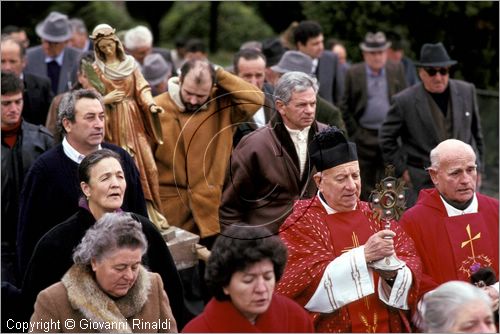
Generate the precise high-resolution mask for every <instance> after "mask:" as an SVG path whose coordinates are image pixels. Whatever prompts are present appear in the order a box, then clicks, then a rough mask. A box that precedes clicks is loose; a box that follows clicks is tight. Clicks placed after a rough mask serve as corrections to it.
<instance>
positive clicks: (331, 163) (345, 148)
mask: <svg viewBox="0 0 500 334" xmlns="http://www.w3.org/2000/svg"><path fill="white" fill-rule="evenodd" d="M309 156H310V158H311V161H312V163H313V164H314V166H315V167H316V169H317V170H318V171H319V172H321V171H324V170H326V169H329V168H332V167H335V166H338V165H342V164H345V163H347V162H351V161H356V160H358V154H357V151H356V144H355V143H353V142H349V141H347V139H346V137H345V136H344V134H343V133H342V131H341V130H339V129H338V128H337V127H335V126H332V127H329V128H327V129H325V130H323V131H321V132H319V133H317V134H316V135H315V136H314V138H313V140H312V142H311V145H310V146H309Z"/></svg>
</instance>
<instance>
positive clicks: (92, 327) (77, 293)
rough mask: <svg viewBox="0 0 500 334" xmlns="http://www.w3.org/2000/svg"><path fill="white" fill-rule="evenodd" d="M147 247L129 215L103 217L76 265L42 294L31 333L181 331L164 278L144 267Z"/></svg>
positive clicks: (89, 234)
mask: <svg viewBox="0 0 500 334" xmlns="http://www.w3.org/2000/svg"><path fill="white" fill-rule="evenodd" d="M147 247H148V242H147V240H146V237H145V235H144V233H143V232H142V225H141V224H140V223H139V222H137V221H136V220H135V219H133V218H132V216H131V215H130V214H127V213H106V214H104V215H103V216H102V217H101V218H100V219H99V220H98V221H97V222H96V223H95V224H94V225H93V226H92V227H91V228H89V229H88V230H87V232H86V233H85V236H84V237H83V239H82V241H81V242H80V244H79V245H78V246H77V247H76V249H75V251H74V252H73V261H74V263H75V264H74V265H73V266H71V268H70V269H69V270H68V271H67V272H66V273H65V274H64V276H63V277H62V279H61V281H60V282H58V283H55V284H53V285H52V286H50V287H48V288H47V289H45V290H43V291H42V292H40V294H39V295H38V297H37V300H36V303H35V312H34V313H33V315H32V317H31V322H30V332H41V331H44V332H47V331H50V332H79V333H82V332H104V331H106V332H107V331H110V332H129V333H130V332H142V331H144V329H146V330H147V331H148V332H150V333H152V332H174V333H175V332H177V326H176V323H175V319H174V318H173V316H172V311H171V309H170V305H169V301H168V297H167V296H166V295H165V293H164V292H163V282H162V279H161V277H160V275H158V274H156V273H151V272H149V271H147V270H146V269H145V268H144V267H143V266H142V265H141V258H142V256H143V255H144V253H146V249H147ZM46 323H49V324H54V325H53V327H52V328H47V327H46V326H45V325H44V324H46ZM39 324H40V325H39ZM56 324H57V325H56Z"/></svg>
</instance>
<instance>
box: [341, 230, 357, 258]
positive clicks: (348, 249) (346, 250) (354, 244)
mask: <svg viewBox="0 0 500 334" xmlns="http://www.w3.org/2000/svg"><path fill="white" fill-rule="evenodd" d="M351 240H352V246H350V247H344V249H343V250H342V251H341V252H342V253H345V252H348V251H350V250H351V249H353V248H356V247H359V240H358V236H357V235H356V233H354V232H352V235H351Z"/></svg>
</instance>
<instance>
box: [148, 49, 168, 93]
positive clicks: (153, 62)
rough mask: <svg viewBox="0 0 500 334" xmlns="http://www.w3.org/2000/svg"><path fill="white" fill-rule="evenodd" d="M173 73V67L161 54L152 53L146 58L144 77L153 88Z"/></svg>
mask: <svg viewBox="0 0 500 334" xmlns="http://www.w3.org/2000/svg"><path fill="white" fill-rule="evenodd" d="M171 73H172V67H171V66H170V65H169V64H168V63H167V62H166V60H165V58H163V56H162V55H161V54H159V53H151V54H148V55H147V56H146V57H145V58H144V64H143V65H142V75H143V76H144V79H146V80H147V81H148V82H149V84H150V85H151V86H156V85H158V84H159V83H161V82H162V81H163V80H165V78H166V77H167V75H169V74H171Z"/></svg>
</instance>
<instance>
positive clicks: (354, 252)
mask: <svg viewBox="0 0 500 334" xmlns="http://www.w3.org/2000/svg"><path fill="white" fill-rule="evenodd" d="M309 152H310V159H311V161H312V163H314V165H315V166H316V168H317V170H318V173H316V174H315V175H314V176H313V177H314V180H315V182H316V184H317V186H318V189H319V191H318V194H317V196H315V197H314V198H313V199H311V200H301V201H297V202H296V204H295V206H294V210H293V213H292V215H290V216H289V217H288V219H287V220H286V221H285V223H284V224H283V225H282V227H281V229H280V237H281V238H282V240H283V241H284V243H285V244H286V245H287V247H288V254H289V257H288V264H287V267H286V269H285V273H284V274H283V277H282V279H281V281H280V282H279V284H278V292H280V293H282V294H284V295H286V296H288V297H291V298H293V299H294V300H295V301H297V302H298V303H299V304H301V305H303V306H304V307H305V309H306V310H308V311H309V312H310V313H311V314H312V316H313V319H314V323H315V329H316V331H317V332H407V331H410V326H409V310H410V308H413V307H414V306H415V303H416V296H417V290H418V286H419V281H420V276H421V261H420V259H419V258H418V257H417V255H416V251H415V248H414V244H413V241H412V240H411V239H410V238H409V237H408V236H407V235H406V233H405V232H404V231H403V229H402V228H401V227H400V226H399V225H398V224H397V223H396V222H395V221H391V229H390V230H384V224H382V223H380V222H379V221H378V220H377V219H375V218H374V215H373V213H374V212H373V211H372V210H371V209H370V207H369V205H368V203H366V202H362V201H360V200H359V195H360V189H361V180H360V171H359V164H358V161H357V153H356V146H355V144H354V143H351V142H348V141H347V140H346V138H345V137H344V135H343V134H342V132H340V130H338V129H337V128H335V127H332V128H329V129H327V130H325V131H322V132H321V133H319V134H318V135H316V137H315V138H314V140H313V142H312V144H311V147H310V149H309ZM391 255H396V256H397V257H398V258H399V259H400V260H401V261H403V263H404V264H405V265H404V266H403V267H402V268H401V269H399V270H393V271H380V270H375V269H374V268H373V267H372V263H373V262H375V261H378V260H381V259H384V258H385V257H389V256H391Z"/></svg>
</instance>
